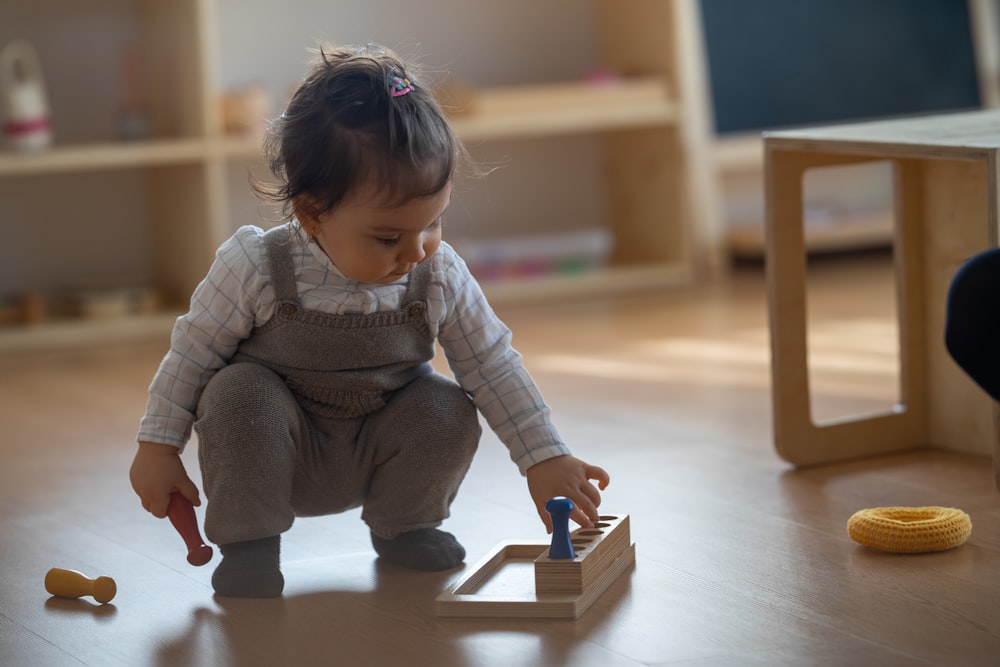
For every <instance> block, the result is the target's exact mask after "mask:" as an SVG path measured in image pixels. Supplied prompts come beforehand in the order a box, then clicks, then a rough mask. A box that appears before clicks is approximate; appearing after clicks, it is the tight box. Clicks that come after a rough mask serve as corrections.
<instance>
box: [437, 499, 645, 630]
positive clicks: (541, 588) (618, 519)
mask: <svg viewBox="0 0 1000 667" xmlns="http://www.w3.org/2000/svg"><path fill="white" fill-rule="evenodd" d="M545 509H546V510H547V511H548V512H549V514H550V515H551V516H552V524H553V526H552V540H551V544H544V543H531V544H521V543H515V542H501V543H500V544H498V545H497V547H496V548H495V549H494V550H493V552H492V553H490V554H489V555H487V556H486V557H485V558H483V560H481V561H480V562H479V563H478V564H477V565H475V566H474V567H473V568H472V569H471V570H468V571H466V573H465V574H464V575H463V576H462V577H460V578H459V579H458V580H457V581H456V582H454V583H453V584H451V585H450V586H449V587H448V589H447V590H446V591H444V592H443V593H441V594H440V595H439V596H438V597H437V600H436V608H437V614H438V616H442V617H452V618H563V619H577V618H580V616H581V615H582V614H583V613H584V612H586V611H587V609H588V608H589V607H590V606H591V605H592V604H593V603H594V602H596V601H597V599H598V598H599V597H600V596H601V595H602V594H603V593H604V592H605V591H606V590H607V589H608V587H609V586H611V584H612V583H613V582H614V581H615V580H617V579H618V578H619V577H620V576H622V575H623V574H624V573H625V572H626V571H628V570H629V568H631V567H632V565H633V564H634V563H635V544H634V543H633V542H632V538H631V534H630V528H629V516H628V514H602V515H601V516H600V517H599V520H598V521H597V523H595V524H594V525H593V527H590V528H578V529H577V530H574V531H573V532H569V515H570V513H571V512H572V511H573V503H572V501H571V500H569V499H568V498H564V497H556V498H553V499H551V500H549V501H548V502H547V503H546V505H545Z"/></svg>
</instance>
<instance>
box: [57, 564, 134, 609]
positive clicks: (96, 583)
mask: <svg viewBox="0 0 1000 667" xmlns="http://www.w3.org/2000/svg"><path fill="white" fill-rule="evenodd" d="M45 590H47V591H48V592H49V593H51V594H52V595H58V596H59V597H63V598H79V597H83V596H84V595H89V596H91V597H92V598H94V599H95V600H97V601H98V602H100V603H101V604H105V603H108V602H111V600H112V598H114V597H115V593H117V592H118V585H117V584H115V580H114V579H112V578H111V577H97V578H96V579H91V578H89V577H87V576H86V575H84V574H82V573H80V572H77V571H76V570H64V569H63V568H61V567H54V568H52V569H51V570H49V571H48V573H47V574H46V575H45Z"/></svg>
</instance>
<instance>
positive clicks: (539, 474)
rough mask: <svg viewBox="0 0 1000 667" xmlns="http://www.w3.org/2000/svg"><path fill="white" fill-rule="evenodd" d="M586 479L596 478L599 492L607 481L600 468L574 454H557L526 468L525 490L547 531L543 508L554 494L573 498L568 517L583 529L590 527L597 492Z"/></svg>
mask: <svg viewBox="0 0 1000 667" xmlns="http://www.w3.org/2000/svg"><path fill="white" fill-rule="evenodd" d="M590 480H596V481H597V483H598V485H599V486H600V488H601V490H602V491H603V490H604V489H606V488H607V487H608V484H610V483H611V478H610V477H609V476H608V473H606V472H605V471H604V470H603V469H602V468H598V467H597V466H592V465H590V464H589V463H585V462H584V461H581V460H580V459H578V458H576V457H574V456H568V455H567V456H557V457H555V458H551V459H546V460H545V461H542V462H541V463H536V464H535V465H533V466H531V467H530V468H528V491H529V492H530V493H531V499H532V500H534V501H535V509H537V510H538V516H539V517H541V519H542V522H543V523H544V524H545V530H546V531H547V532H549V533H551V532H552V517H551V516H549V513H548V512H546V511H545V503H547V502H548V501H549V500H551V499H552V498H555V497H556V496H565V497H567V498H569V499H570V500H572V501H573V505H575V507H574V509H573V512H572V513H571V514H570V515H569V518H571V519H573V521H575V522H577V523H578V524H580V525H581V526H584V527H586V528H592V527H593V525H594V524H595V523H596V522H597V520H598V514H597V508H598V507H599V506H600V504H601V494H600V493H599V492H598V491H597V489H596V488H594V485H593V484H591V483H590Z"/></svg>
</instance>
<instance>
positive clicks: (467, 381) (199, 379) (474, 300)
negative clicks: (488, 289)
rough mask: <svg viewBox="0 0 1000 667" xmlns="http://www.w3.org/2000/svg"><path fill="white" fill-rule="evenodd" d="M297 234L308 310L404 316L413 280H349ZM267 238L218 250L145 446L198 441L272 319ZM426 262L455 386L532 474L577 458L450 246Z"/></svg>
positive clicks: (176, 335)
mask: <svg viewBox="0 0 1000 667" xmlns="http://www.w3.org/2000/svg"><path fill="white" fill-rule="evenodd" d="M289 224H291V225H292V227H293V232H292V238H293V243H292V244H291V248H290V254H291V256H292V262H293V265H294V267H295V276H296V285H297V287H298V293H299V301H300V303H301V305H302V307H303V308H306V309H310V310H319V311H322V312H326V313H373V312H376V311H381V310H395V309H397V308H399V307H400V305H401V304H400V300H401V298H402V297H403V295H404V293H405V292H406V285H407V280H408V279H407V278H403V279H401V280H400V281H397V282H395V283H392V284H390V285H376V284H369V283H359V282H357V281H354V280H350V279H349V278H346V277H345V276H344V275H343V274H341V273H340V271H338V270H337V268H336V267H335V266H334V265H333V263H332V262H331V261H330V259H329V258H328V257H327V256H326V254H325V253H324V252H323V251H322V249H320V248H319V246H318V245H317V244H315V243H312V242H311V241H310V240H309V238H308V237H307V236H306V235H305V234H304V233H303V232H302V231H301V229H299V227H298V225H295V224H293V223H289ZM263 234H264V230H263V229H261V228H259V227H252V226H247V227H241V228H240V229H239V230H238V231H237V232H236V233H235V234H234V235H233V236H232V237H231V238H230V239H229V240H227V241H226V242H225V243H224V244H223V245H222V246H221V247H220V248H219V251H218V253H217V254H216V258H215V262H214V263H213V264H212V267H211V269H209V272H208V275H207V276H206V277H205V279H204V280H203V281H202V282H201V284H200V285H198V287H197V289H196V290H195V292H194V295H193V296H192V297H191V308H190V311H189V312H188V313H187V314H185V315H183V316H181V317H179V318H178V319H177V322H176V324H175V325H174V329H173V333H172V335H171V345H170V351H169V352H168V353H167V355H166V356H165V357H164V359H163V362H162V363H161V364H160V368H159V370H158V371H157V373H156V375H155V376H154V378H153V382H152V384H151V385H150V387H149V402H148V404H147V406H146V414H145V415H144V416H143V418H142V422H141V423H140V426H139V435H138V440H140V441H148V442H158V443H166V444H172V445H176V446H178V447H183V446H184V444H185V443H187V441H188V439H189V438H190V437H191V427H192V424H193V423H194V413H195V409H196V407H197V405H198V399H199V398H200V396H201V392H202V389H203V388H204V387H205V385H206V384H207V383H208V380H209V379H210V378H211V377H212V375H213V374H214V373H215V372H216V371H217V370H218V369H219V368H221V367H223V366H224V365H225V364H226V363H227V362H228V360H229V359H230V358H231V357H232V356H233V354H234V353H235V352H236V348H237V346H238V345H239V344H240V341H242V340H243V339H245V338H247V337H248V336H249V335H250V332H251V330H252V329H253V328H254V327H255V326H259V325H261V324H263V323H265V322H267V320H268V319H270V317H271V315H272V314H273V312H274V307H275V292H274V287H273V286H272V284H271V277H270V270H269V267H268V263H267V262H266V261H264V255H265V249H264V243H263V240H262V237H263ZM427 261H429V262H430V263H431V278H430V284H429V286H428V294H427V297H428V303H427V306H428V307H427V322H428V324H429V325H430V329H431V332H432V333H433V334H434V335H435V336H436V338H437V340H438V342H439V343H440V345H441V349H442V350H444V353H445V357H446V358H447V360H448V365H449V367H450V368H451V371H452V373H454V375H455V379H456V380H457V381H458V383H459V384H460V385H461V386H462V388H463V389H465V390H466V391H467V392H469V394H471V395H472V397H473V400H474V401H475V404H476V406H477V407H478V408H479V411H480V412H481V413H482V414H483V416H484V417H485V418H486V421H487V423H489V425H490V427H491V428H492V429H493V430H494V432H495V433H496V434H497V437H499V438H500V440H501V441H502V442H503V443H504V444H505V445H507V448H508V449H509V450H510V456H511V459H512V460H513V461H514V462H515V463H516V464H517V465H518V468H519V469H520V470H521V472H522V473H523V472H525V471H526V470H527V469H528V468H529V467H530V466H531V465H533V464H535V463H537V462H539V461H543V460H545V459H548V458H551V457H553V456H559V455H562V454H568V453H569V449H568V448H567V446H566V445H565V444H564V443H563V442H562V440H561V438H560V437H559V434H558V432H557V430H556V428H555V426H554V425H553V423H552V421H551V419H550V414H549V408H548V406H547V405H546V404H545V402H544V400H543V399H542V396H541V393H540V392H539V390H538V388H537V386H536V385H535V383H534V381H533V380H532V378H531V376H530V374H529V373H528V371H527V370H526V369H525V368H524V366H523V365H522V363H521V355H520V354H519V353H518V352H517V351H516V350H515V349H514V348H513V347H511V334H510V329H508V328H507V326H506V325H505V324H504V323H503V322H502V321H501V320H500V319H499V318H498V317H497V316H496V314H495V313H494V312H493V309H492V308H491V307H490V305H489V303H488V302H487V301H486V298H485V297H484V296H483V292H482V290H481V289H480V286H479V284H478V283H477V282H476V280H475V279H474V278H473V277H472V275H471V274H470V273H469V270H468V268H467V267H466V265H465V262H464V261H462V259H461V258H460V257H459V256H458V255H457V254H456V253H455V251H454V249H452V247H451V246H449V245H448V244H447V243H442V244H441V246H440V248H439V249H438V251H437V252H436V253H435V254H434V255H433V256H432V257H431V258H430V259H428V260H427Z"/></svg>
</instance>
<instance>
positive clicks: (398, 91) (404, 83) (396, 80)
mask: <svg viewBox="0 0 1000 667" xmlns="http://www.w3.org/2000/svg"><path fill="white" fill-rule="evenodd" d="M412 90H413V82H412V81H410V80H409V79H404V78H401V77H398V76H394V77H392V96H393V97H402V96H403V95H406V94H407V93H409V92H410V91H412Z"/></svg>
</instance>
